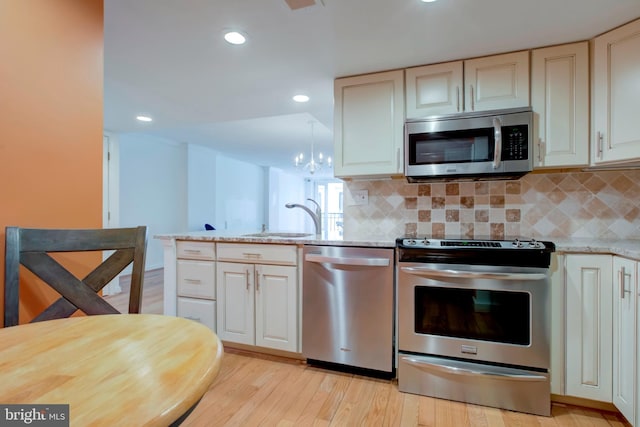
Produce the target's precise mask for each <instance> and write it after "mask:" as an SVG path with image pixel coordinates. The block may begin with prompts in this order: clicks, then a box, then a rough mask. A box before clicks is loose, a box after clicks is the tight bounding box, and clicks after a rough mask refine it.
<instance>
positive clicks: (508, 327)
mask: <svg viewBox="0 0 640 427" xmlns="http://www.w3.org/2000/svg"><path fill="white" fill-rule="evenodd" d="M414 301H415V332H416V333H418V334H430V335H440V336H445V337H455V338H464V339H474V340H482V341H493V342H500V343H507V344H518V345H529V344H531V334H530V331H531V320H530V319H531V295H530V294H529V293H526V292H506V291H490V290H474V289H459V288H439V287H430V286H416V287H415V300H414Z"/></svg>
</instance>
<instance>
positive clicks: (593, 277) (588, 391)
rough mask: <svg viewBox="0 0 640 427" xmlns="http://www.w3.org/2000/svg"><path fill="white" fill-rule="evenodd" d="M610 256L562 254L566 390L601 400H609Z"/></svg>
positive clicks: (610, 344)
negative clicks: (563, 264)
mask: <svg viewBox="0 0 640 427" xmlns="http://www.w3.org/2000/svg"><path fill="white" fill-rule="evenodd" d="M611 258H612V257H611V256H610V255H591V254H589V255H584V254H567V255H566V256H565V276H566V289H565V292H566V294H565V303H566V306H565V307H566V311H565V314H566V333H565V337H566V353H565V361H566V365H565V367H566V372H565V376H566V379H565V392H566V394H567V395H569V396H575V397H581V398H585V399H593V400H599V401H602V402H612V351H611V348H612V346H613V339H612V338H613V337H612V333H611V331H612V317H613V316H612V300H611V297H612V286H611V277H612V268H611V266H612V261H611Z"/></svg>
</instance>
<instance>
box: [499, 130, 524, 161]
mask: <svg viewBox="0 0 640 427" xmlns="http://www.w3.org/2000/svg"><path fill="white" fill-rule="evenodd" d="M528 135H529V132H528V129H527V126H526V125H520V126H503V127H502V160H526V159H528V158H529V141H528Z"/></svg>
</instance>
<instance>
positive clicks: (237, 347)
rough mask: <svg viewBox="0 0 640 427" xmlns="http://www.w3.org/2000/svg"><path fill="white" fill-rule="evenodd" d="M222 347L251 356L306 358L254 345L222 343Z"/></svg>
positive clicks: (297, 354) (299, 354) (298, 354)
mask: <svg viewBox="0 0 640 427" xmlns="http://www.w3.org/2000/svg"><path fill="white" fill-rule="evenodd" d="M222 345H223V346H224V348H225V350H227V349H229V350H232V351H233V352H235V353H240V352H242V353H247V354H250V355H252V356H261V355H269V356H277V357H282V358H286V359H295V360H306V358H304V357H302V354H301V353H293V352H290V351H283V350H274V349H272V348H266V347H257V346H255V345H246V344H238V343H235V342H228V341H222Z"/></svg>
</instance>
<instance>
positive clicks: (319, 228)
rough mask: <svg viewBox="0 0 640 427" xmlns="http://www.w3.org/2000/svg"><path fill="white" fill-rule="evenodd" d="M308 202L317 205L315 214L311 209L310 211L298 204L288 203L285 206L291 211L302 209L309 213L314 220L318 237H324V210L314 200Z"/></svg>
mask: <svg viewBox="0 0 640 427" xmlns="http://www.w3.org/2000/svg"><path fill="white" fill-rule="evenodd" d="M307 200H308V201H310V202H313V204H314V205H316V211H315V212H313V211H312V210H311V209H309V208H308V207H306V206H305V205H301V204H298V203H287V204H286V205H284V206H285V207H287V208H289V209H293V208H300V209H302V210H304V211H305V212H306V213H308V214H309V216H311V219H313V223H314V225H315V226H316V236H322V209H320V205H319V204H318V202H316V201H315V200H313V199H307Z"/></svg>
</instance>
